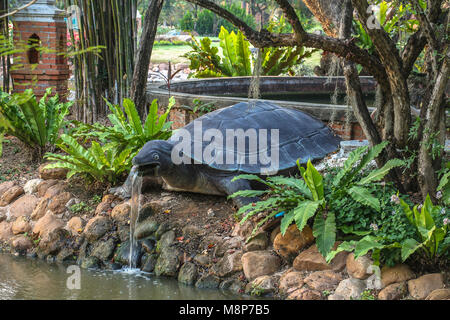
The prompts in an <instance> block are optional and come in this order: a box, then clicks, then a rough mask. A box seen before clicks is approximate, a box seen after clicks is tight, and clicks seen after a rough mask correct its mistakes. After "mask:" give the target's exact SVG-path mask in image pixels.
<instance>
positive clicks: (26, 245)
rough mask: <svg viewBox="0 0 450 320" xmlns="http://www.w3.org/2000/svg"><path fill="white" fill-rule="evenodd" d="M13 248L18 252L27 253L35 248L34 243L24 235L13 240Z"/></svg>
mask: <svg viewBox="0 0 450 320" xmlns="http://www.w3.org/2000/svg"><path fill="white" fill-rule="evenodd" d="M10 243H11V247H12V248H13V249H14V251H16V252H26V251H27V250H29V249H31V248H33V242H32V241H31V240H30V239H29V238H28V237H25V236H24V235H19V236H16V237H14V238H12V239H11V241H10Z"/></svg>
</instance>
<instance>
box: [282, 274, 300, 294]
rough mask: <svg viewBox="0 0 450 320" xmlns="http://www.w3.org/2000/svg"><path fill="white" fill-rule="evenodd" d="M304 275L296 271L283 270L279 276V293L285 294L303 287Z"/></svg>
mask: <svg viewBox="0 0 450 320" xmlns="http://www.w3.org/2000/svg"><path fill="white" fill-rule="evenodd" d="M304 279H305V278H304V276H303V275H302V273H301V272H298V271H288V272H285V273H284V274H283V275H282V276H281V278H280V284H279V290H280V293H282V294H286V293H288V292H292V291H295V290H297V289H300V288H301V287H303V284H304V283H305V282H304Z"/></svg>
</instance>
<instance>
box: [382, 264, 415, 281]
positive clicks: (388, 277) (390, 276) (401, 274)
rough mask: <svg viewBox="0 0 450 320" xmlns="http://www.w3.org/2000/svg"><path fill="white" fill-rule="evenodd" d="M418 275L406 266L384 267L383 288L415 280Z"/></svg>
mask: <svg viewBox="0 0 450 320" xmlns="http://www.w3.org/2000/svg"><path fill="white" fill-rule="evenodd" d="M415 277H416V275H415V274H414V272H412V271H411V269H410V268H409V267H408V266H407V265H406V264H398V265H396V266H394V267H388V266H384V267H383V268H381V282H382V284H383V287H387V286H388V285H390V284H392V283H398V282H404V281H408V280H411V279H414V278H415Z"/></svg>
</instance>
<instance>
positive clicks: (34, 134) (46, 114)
mask: <svg viewBox="0 0 450 320" xmlns="http://www.w3.org/2000/svg"><path fill="white" fill-rule="evenodd" d="M50 94H51V89H50V88H49V89H47V91H46V93H45V95H44V96H43V97H42V99H40V101H38V100H37V99H36V96H35V95H34V94H33V91H32V90H31V89H29V90H26V91H25V92H24V93H17V94H13V95H9V94H6V93H3V92H2V93H0V127H2V128H3V131H4V132H5V133H7V134H9V135H12V136H15V137H17V138H18V139H19V140H21V141H22V142H24V143H25V144H27V145H28V146H30V147H32V148H35V149H37V150H38V151H39V152H40V154H42V153H43V151H44V150H45V149H46V148H47V147H48V146H53V145H54V144H55V143H56V141H57V139H58V136H59V133H60V130H61V128H62V127H63V126H64V124H65V120H64V119H65V117H66V116H67V114H68V113H69V108H70V107H71V106H72V103H71V102H68V103H61V102H59V97H58V95H55V96H54V97H51V98H49V97H48V96H49V95H50Z"/></svg>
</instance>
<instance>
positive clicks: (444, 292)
mask: <svg viewBox="0 0 450 320" xmlns="http://www.w3.org/2000/svg"><path fill="white" fill-rule="evenodd" d="M449 299H450V289H436V290H434V291H432V292H431V293H430V294H429V295H428V297H427V298H426V300H449Z"/></svg>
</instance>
